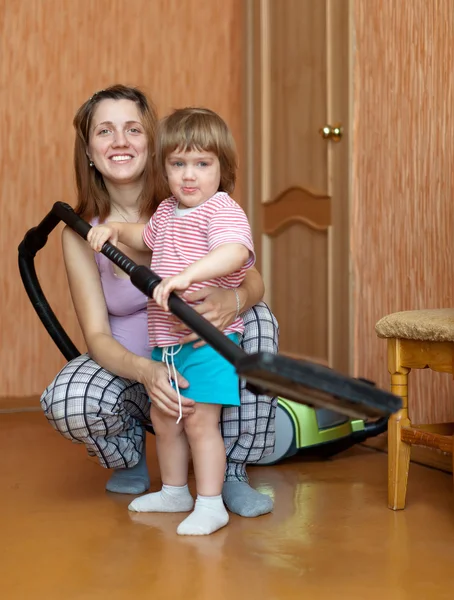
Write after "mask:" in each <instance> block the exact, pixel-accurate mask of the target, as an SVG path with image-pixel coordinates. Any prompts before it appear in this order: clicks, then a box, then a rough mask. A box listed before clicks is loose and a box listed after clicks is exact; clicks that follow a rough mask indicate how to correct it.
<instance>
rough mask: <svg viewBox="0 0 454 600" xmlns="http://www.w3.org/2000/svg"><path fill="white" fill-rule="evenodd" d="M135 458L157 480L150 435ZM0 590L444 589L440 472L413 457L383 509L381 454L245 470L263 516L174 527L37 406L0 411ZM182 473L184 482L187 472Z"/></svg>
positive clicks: (451, 544)
mask: <svg viewBox="0 0 454 600" xmlns="http://www.w3.org/2000/svg"><path fill="white" fill-rule="evenodd" d="M148 456H149V465H150V471H151V473H152V475H153V479H152V485H153V489H156V488H157V487H158V485H159V478H158V476H157V468H156V457H155V452H154V443H153V437H152V436H150V437H149V443H148ZM0 457H1V459H0V460H1V495H0V541H1V544H0V598H2V600H29V599H30V600H47V599H49V600H54V599H55V600H95V599H96V600H104V599H106V600H107V599H108V600H129V599H133V598H150V599H153V600H167V599H170V600H174V599H175V600H179V599H182V600H183V599H184V600H224V599H228V600H234V599H239V600H242V599H243V598H244V599H247V600H256V599H262V600H281V599H282V600H284V599H289V598H292V599H293V598H294V599H297V598H307V599H310V600H319V599H320V600H331V599H344V598H345V599H347V598H348V599H354V600H356V599H358V600H360V599H361V600H363V599H364V600H375V599H376V598H377V599H378V598H388V599H391V600H407V599H410V598H411V599H414V598H416V599H418V600H425V599H429V598H430V599H433V600H442V599H444V598H452V597H453V594H454V591H453V589H454V588H453V583H454V500H453V493H452V477H451V476H450V475H449V474H446V473H443V472H440V471H436V470H432V469H428V468H426V467H422V466H419V465H412V466H411V471H410V483H409V490H408V506H407V509H406V510H405V511H402V512H399V513H394V512H392V511H390V510H388V509H387V507H386V455H384V454H381V453H378V452H376V451H374V450H370V449H367V448H364V447H357V448H355V449H352V450H350V451H348V452H346V453H344V454H341V455H339V456H338V457H336V458H335V459H333V460H331V461H330V462H318V461H313V462H307V461H306V462H304V461H302V460H293V461H292V462H291V463H287V464H283V465H279V466H274V467H255V468H251V469H250V475H251V482H252V484H253V485H254V486H255V487H257V488H259V489H260V490H261V491H263V492H265V493H267V494H270V495H271V496H273V498H274V500H275V510H274V513H273V514H271V515H267V516H264V517H260V518H257V519H244V518H243V519H242V518H240V517H237V516H232V518H231V521H230V524H229V525H228V526H227V527H226V528H224V529H223V530H221V531H219V532H217V533H216V534H214V535H212V536H208V537H204V538H190V537H187V538H183V537H180V536H177V535H176V533H175V529H176V526H177V524H178V523H179V522H180V520H182V517H183V516H182V515H156V514H155V515H137V514H133V513H129V512H128V511H127V509H126V507H127V504H128V503H129V501H130V500H131V498H130V497H129V496H118V495H114V494H108V493H106V492H104V483H105V481H106V479H107V476H108V474H107V472H106V471H105V470H103V469H101V468H100V467H98V466H97V464H96V463H95V461H94V460H93V459H91V458H89V457H88V456H87V455H86V454H85V451H84V449H83V448H81V447H79V446H76V445H72V444H70V443H69V442H67V441H65V440H63V439H62V438H60V437H59V436H58V435H57V434H56V433H55V432H54V431H53V430H52V429H51V427H50V426H49V425H48V424H47V422H46V421H45V419H44V417H43V416H42V415H41V414H40V413H17V414H0ZM192 484H193V482H192Z"/></svg>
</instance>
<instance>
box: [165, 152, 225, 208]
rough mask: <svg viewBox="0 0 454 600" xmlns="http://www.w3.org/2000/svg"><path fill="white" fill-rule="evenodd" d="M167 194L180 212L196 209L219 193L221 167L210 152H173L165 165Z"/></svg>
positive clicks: (214, 155)
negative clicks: (186, 209)
mask: <svg viewBox="0 0 454 600" xmlns="http://www.w3.org/2000/svg"><path fill="white" fill-rule="evenodd" d="M165 168H166V174H167V179H168V182H169V187H170V191H171V192H172V194H173V195H174V196H175V198H176V199H177V200H178V202H179V204H180V205H181V206H182V207H183V208H191V207H193V206H199V204H203V203H204V202H206V201H207V200H208V199H209V198H211V196H214V194H215V193H216V192H217V191H218V189H219V184H220V181H221V166H220V164H219V159H218V157H217V156H216V154H214V153H213V152H203V151H202V152H200V151H198V150H189V151H188V152H180V151H179V150H178V149H177V150H174V151H173V152H172V153H171V154H169V155H168V156H167V158H166V162H165Z"/></svg>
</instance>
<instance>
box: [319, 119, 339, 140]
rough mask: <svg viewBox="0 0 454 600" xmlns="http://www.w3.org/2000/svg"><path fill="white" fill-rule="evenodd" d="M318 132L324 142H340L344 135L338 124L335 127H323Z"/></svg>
mask: <svg viewBox="0 0 454 600" xmlns="http://www.w3.org/2000/svg"><path fill="white" fill-rule="evenodd" d="M318 132H319V134H320V135H321V136H322V138H323V139H324V140H331V141H333V142H340V141H341V138H342V135H343V133H344V131H343V129H342V125H341V124H340V123H338V124H337V125H325V126H324V127H322V128H321V129H319V130H318Z"/></svg>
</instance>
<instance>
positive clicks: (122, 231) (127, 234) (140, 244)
mask: <svg viewBox="0 0 454 600" xmlns="http://www.w3.org/2000/svg"><path fill="white" fill-rule="evenodd" d="M144 227H145V226H144V224H143V223H113V222H109V223H105V224H103V225H96V226H95V227H92V228H91V229H90V231H89V232H88V235H87V242H88V243H89V244H90V246H91V247H92V248H93V250H95V251H96V252H101V248H102V247H103V246H104V244H105V243H106V242H107V241H109V242H110V243H111V244H113V245H114V246H116V245H117V242H121V243H122V244H125V246H129V247H130V248H133V249H134V250H142V251H144V250H149V248H148V246H147V245H146V244H145V242H144V241H143V237H142V234H143V230H144Z"/></svg>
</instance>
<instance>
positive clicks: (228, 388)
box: [151, 333, 240, 406]
mask: <svg viewBox="0 0 454 600" xmlns="http://www.w3.org/2000/svg"><path fill="white" fill-rule="evenodd" d="M227 337H229V338H230V339H231V340H232V341H233V342H235V343H236V344H238V342H239V336H238V334H237V333H231V334H229V335H228V336H227ZM193 343H194V342H190V343H189V344H184V345H183V346H180V345H176V346H168V347H167V350H168V352H169V353H170V354H172V352H173V353H174V355H173V359H172V356H170V355H169V356H168V361H169V364H170V372H171V373H172V374H173V371H172V366H171V365H172V360H173V362H174V364H175V368H176V370H177V371H178V372H179V373H180V375H182V376H183V377H184V378H185V379H186V380H187V381H188V383H189V387H187V388H185V389H183V388H180V394H181V395H182V396H184V397H185V398H191V399H192V400H195V401H196V402H204V403H206V404H223V405H225V406H239V405H240V382H239V378H238V375H237V374H236V371H235V367H234V366H233V365H232V364H230V363H229V362H228V361H227V360H226V359H225V358H224V357H223V356H221V355H220V354H219V353H218V352H216V350H214V349H213V348H212V347H211V346H209V345H208V344H207V345H205V346H202V347H201V348H193ZM179 348H180V350H178V349H179ZM175 353H176V354H175ZM162 355H163V348H153V351H152V353H151V358H152V359H153V360H159V361H162ZM173 387H175V385H174V383H173Z"/></svg>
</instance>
